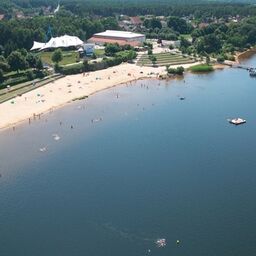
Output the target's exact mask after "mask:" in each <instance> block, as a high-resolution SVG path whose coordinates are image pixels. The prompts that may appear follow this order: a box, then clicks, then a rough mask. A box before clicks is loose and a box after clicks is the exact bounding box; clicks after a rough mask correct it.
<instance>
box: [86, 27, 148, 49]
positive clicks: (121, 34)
mask: <svg viewBox="0 0 256 256" xmlns="http://www.w3.org/2000/svg"><path fill="white" fill-rule="evenodd" d="M145 39H146V37H145V35H143V34H137V33H133V32H127V31H117V30H107V31H105V32H102V33H97V34H94V35H93V37H91V38H90V39H89V40H88V42H89V43H95V44H99V45H103V44H105V43H118V44H119V45H126V44H128V45H131V46H140V45H142V44H143V42H144V41H145Z"/></svg>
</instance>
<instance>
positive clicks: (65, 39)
mask: <svg viewBox="0 0 256 256" xmlns="http://www.w3.org/2000/svg"><path fill="white" fill-rule="evenodd" d="M82 45H83V41H82V40H80V39H79V38H78V37H77V36H68V35H64V36H60V37H52V38H51V39H50V41H49V42H47V43H39V42H34V44H33V47H32V48H31V49H30V50H31V51H33V50H39V51H42V50H46V49H52V48H68V47H79V46H82Z"/></svg>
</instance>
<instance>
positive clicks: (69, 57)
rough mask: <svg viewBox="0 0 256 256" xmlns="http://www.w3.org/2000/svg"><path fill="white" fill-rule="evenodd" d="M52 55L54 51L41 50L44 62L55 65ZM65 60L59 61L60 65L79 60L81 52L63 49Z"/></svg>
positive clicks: (40, 54)
mask: <svg viewBox="0 0 256 256" xmlns="http://www.w3.org/2000/svg"><path fill="white" fill-rule="evenodd" d="M52 55H53V52H40V53H39V56H40V57H41V58H42V61H43V62H44V63H47V64H48V65H53V64H54V63H53V62H52ZM62 55H63V60H62V61H61V62H60V63H59V64H60V65H67V64H72V63H76V62H77V60H79V53H78V52H75V51H63V53H62Z"/></svg>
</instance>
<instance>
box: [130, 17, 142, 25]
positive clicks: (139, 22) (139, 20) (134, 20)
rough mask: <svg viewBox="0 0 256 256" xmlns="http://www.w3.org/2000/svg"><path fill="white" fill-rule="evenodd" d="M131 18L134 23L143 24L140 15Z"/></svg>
mask: <svg viewBox="0 0 256 256" xmlns="http://www.w3.org/2000/svg"><path fill="white" fill-rule="evenodd" d="M130 20H131V23H132V24H133V25H136V26H138V25H141V24H142V20H141V19H140V17H138V16H135V17H131V18H130Z"/></svg>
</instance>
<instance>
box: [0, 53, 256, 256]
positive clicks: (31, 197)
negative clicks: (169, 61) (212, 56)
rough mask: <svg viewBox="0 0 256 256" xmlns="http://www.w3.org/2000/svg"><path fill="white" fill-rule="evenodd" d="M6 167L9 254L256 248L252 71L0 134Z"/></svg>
mask: <svg viewBox="0 0 256 256" xmlns="http://www.w3.org/2000/svg"><path fill="white" fill-rule="evenodd" d="M247 63H249V64H250V65H254V66H256V57H252V58H251V59H249V60H248V61H247ZM141 84H143V86H141ZM117 94H118V95H119V97H118V98H117V97H116V95H117ZM181 96H183V97H186V100H184V101H181V100H180V99H179V97H181ZM235 117H242V118H244V119H246V120H247V123H246V124H245V125H242V126H232V125H230V124H229V123H228V122H227V119H228V118H235ZM100 118H101V119H102V120H101V121H99V122H94V123H92V122H91V120H92V119H100ZM46 119H47V120H46ZM60 122H62V125H60ZM71 125H73V127H74V129H71V128H70V127H71ZM53 134H58V135H59V136H60V140H58V141H55V140H54V137H53ZM42 147H46V148H47V151H46V152H39V148H42ZM0 173H1V178H0V255H1V256H32V255H37V256H59V255H61V256H80V255H89V256H108V255H109V256H121V255H122V256H145V255H157V256H161V255H166V256H167V255H172V256H175V255H177V256H192V255H193V256H241V255H246V256H255V255H256V79H254V78H251V77H249V75H248V73H247V71H245V70H239V69H225V70H222V71H216V72H213V73H210V74H204V75H192V74H188V75H186V76H185V82H184V80H177V81H168V82H166V81H161V82H159V81H157V80H154V81H148V80H146V81H138V82H135V83H132V84H129V86H125V85H124V86H119V87H116V88H113V89H110V90H107V91H103V92H100V93H98V94H96V95H94V96H92V97H90V98H89V99H87V100H84V101H79V102H75V103H72V104H69V105H68V106H66V107H64V108H62V109H59V110H56V111H54V112H53V113H51V114H45V115H43V116H42V117H41V120H37V121H34V122H32V123H31V124H30V125H29V124H28V123H25V124H22V125H20V126H18V127H16V130H15V131H12V130H11V129H10V130H6V131H3V132H1V133H0ZM158 238H165V239H166V241H167V245H166V247H164V248H157V246H156V244H155V241H156V239H158ZM176 240H180V244H179V245H177V244H176Z"/></svg>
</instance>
